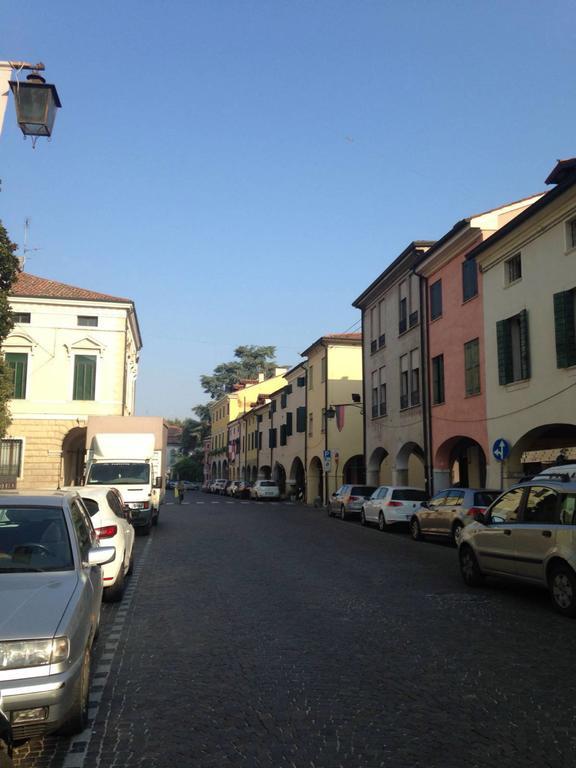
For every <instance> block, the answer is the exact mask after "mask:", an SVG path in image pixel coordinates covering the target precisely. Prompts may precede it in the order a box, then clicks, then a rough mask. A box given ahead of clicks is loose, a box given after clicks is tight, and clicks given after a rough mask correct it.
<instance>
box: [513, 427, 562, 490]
mask: <svg viewBox="0 0 576 768" xmlns="http://www.w3.org/2000/svg"><path fill="white" fill-rule="evenodd" d="M562 463H570V464H576V424H567V423H557V424H543V425H542V426H540V427H535V428H534V429H531V430H530V431H529V432H526V433H525V434H524V435H522V437H521V438H520V439H519V440H517V441H516V443H514V445H513V446H512V448H511V450H510V456H509V457H508V459H507V460H506V464H505V474H506V476H507V478H508V480H509V481H511V482H516V481H517V480H519V479H520V478H522V477H524V476H525V475H533V474H536V472H539V471H540V470H542V469H545V468H546V467H553V466H555V465H556V464H562Z"/></svg>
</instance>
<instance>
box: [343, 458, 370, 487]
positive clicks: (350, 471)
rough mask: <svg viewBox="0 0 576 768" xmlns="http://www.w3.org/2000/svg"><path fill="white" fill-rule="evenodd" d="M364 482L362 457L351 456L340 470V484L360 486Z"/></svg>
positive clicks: (364, 473)
mask: <svg viewBox="0 0 576 768" xmlns="http://www.w3.org/2000/svg"><path fill="white" fill-rule="evenodd" d="M365 482H366V466H365V464H364V456H362V455H361V454H357V455H356V456H351V457H350V458H349V459H348V461H347V462H346V464H344V466H343V468H342V483H343V484H345V485H347V484H352V485H360V484H363V483H365Z"/></svg>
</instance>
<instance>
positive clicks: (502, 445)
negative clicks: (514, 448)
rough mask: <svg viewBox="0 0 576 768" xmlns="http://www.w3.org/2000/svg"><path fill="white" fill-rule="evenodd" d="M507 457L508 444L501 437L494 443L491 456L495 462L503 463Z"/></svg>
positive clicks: (508, 453)
mask: <svg viewBox="0 0 576 768" xmlns="http://www.w3.org/2000/svg"><path fill="white" fill-rule="evenodd" d="M509 455H510V443H509V442H508V440H504V438H503V437H499V438H498V440H495V441H494V445H493V446H492V456H494V458H495V459H496V461H504V459H507V458H508V456H509Z"/></svg>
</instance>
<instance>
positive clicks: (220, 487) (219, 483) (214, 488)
mask: <svg viewBox="0 0 576 768" xmlns="http://www.w3.org/2000/svg"><path fill="white" fill-rule="evenodd" d="M227 482H228V480H226V479H224V478H219V479H218V480H214V481H213V482H212V485H211V486H210V493H218V494H220V493H223V491H224V489H225V488H226V483H227Z"/></svg>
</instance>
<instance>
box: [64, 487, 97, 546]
mask: <svg viewBox="0 0 576 768" xmlns="http://www.w3.org/2000/svg"><path fill="white" fill-rule="evenodd" d="M70 512H71V513H72V523H73V525H74V530H75V531H76V536H77V537H78V543H79V544H80V552H81V554H82V560H86V559H87V558H88V551H89V550H90V548H91V547H92V543H93V541H95V539H96V535H95V533H94V528H93V527H92V523H91V522H90V518H89V517H88V515H86V513H85V512H84V510H83V509H82V508H81V506H80V505H79V504H78V503H77V502H76V501H72V503H71V504H70Z"/></svg>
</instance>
